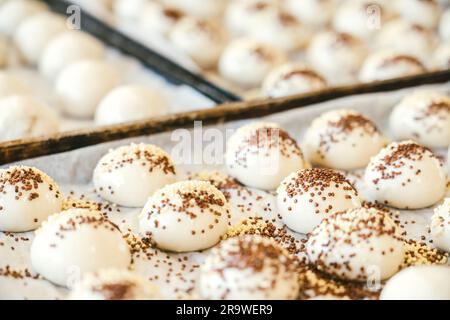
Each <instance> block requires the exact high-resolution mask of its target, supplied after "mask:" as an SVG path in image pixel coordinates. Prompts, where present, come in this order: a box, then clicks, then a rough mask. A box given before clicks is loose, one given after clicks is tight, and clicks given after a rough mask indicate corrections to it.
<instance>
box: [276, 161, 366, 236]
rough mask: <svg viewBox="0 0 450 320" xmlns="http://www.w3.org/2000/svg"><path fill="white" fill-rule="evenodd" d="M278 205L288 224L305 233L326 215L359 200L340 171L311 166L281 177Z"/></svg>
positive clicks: (355, 206) (353, 205)
mask: <svg viewBox="0 0 450 320" xmlns="http://www.w3.org/2000/svg"><path fill="white" fill-rule="evenodd" d="M277 205H278V210H279V211H280V214H281V217H282V219H283V222H284V223H285V224H286V225H287V226H288V228H290V229H292V230H294V231H295V232H299V233H303V234H307V233H309V232H311V231H312V230H313V229H314V228H315V227H316V226H317V225H319V224H320V223H321V222H322V220H323V219H324V218H326V217H328V216H329V215H331V214H333V213H336V212H340V211H345V210H347V209H352V208H357V207H359V206H360V205H361V203H360V201H359V198H358V192H357V191H356V190H355V188H354V187H353V186H352V184H351V183H350V182H349V181H348V180H347V179H346V178H345V177H344V176H343V175H342V174H340V173H339V172H337V171H334V170H331V169H319V168H314V169H304V170H300V171H298V172H295V173H292V174H291V175H289V176H288V177H287V178H286V179H284V180H283V182H282V183H281V185H280V187H279V188H278V190H277Z"/></svg>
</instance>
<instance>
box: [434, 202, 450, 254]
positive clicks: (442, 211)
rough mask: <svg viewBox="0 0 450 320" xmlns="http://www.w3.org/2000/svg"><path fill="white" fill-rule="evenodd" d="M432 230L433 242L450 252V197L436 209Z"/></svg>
mask: <svg viewBox="0 0 450 320" xmlns="http://www.w3.org/2000/svg"><path fill="white" fill-rule="evenodd" d="M430 232H431V236H432V238H433V243H434V245H435V246H436V247H438V248H439V249H441V250H444V251H447V252H450V198H447V199H445V201H444V203H443V204H441V205H440V206H439V207H437V208H436V209H434V215H433V216H432V217H431V225H430Z"/></svg>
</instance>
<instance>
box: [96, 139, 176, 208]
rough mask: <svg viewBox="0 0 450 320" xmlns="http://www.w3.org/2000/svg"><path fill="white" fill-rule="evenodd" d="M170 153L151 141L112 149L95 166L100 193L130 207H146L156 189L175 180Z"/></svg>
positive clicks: (107, 198)
mask: <svg viewBox="0 0 450 320" xmlns="http://www.w3.org/2000/svg"><path fill="white" fill-rule="evenodd" d="M175 175H176V173H175V167H174V165H173V161H172V159H171V158H170V156H169V155H168V154H167V153H166V152H165V151H164V150H162V149H161V148H159V147H157V146H154V145H151V144H131V145H127V146H122V147H119V148H117V149H113V150H110V151H109V152H108V153H107V154H106V155H104V156H103V157H102V158H101V159H100V161H99V162H98V164H97V166H96V168H95V170H94V177H93V181H94V185H95V188H96V191H97V192H98V193H99V194H100V196H101V197H102V198H104V199H106V200H108V201H111V202H113V203H116V204H118V205H122V206H127V207H142V206H143V205H144V204H145V203H146V202H147V200H148V197H150V196H151V195H152V194H153V193H154V192H155V191H156V190H158V189H161V188H162V187H164V186H165V185H167V184H170V183H173V182H175Z"/></svg>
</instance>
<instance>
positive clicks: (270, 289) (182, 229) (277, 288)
mask: <svg viewBox="0 0 450 320" xmlns="http://www.w3.org/2000/svg"><path fill="white" fill-rule="evenodd" d="M125 148H128V149H129V150H130V151H132V152H137V153H138V154H139V155H136V156H134V157H133V156H131V153H129V154H126V152H125V150H126V149H125ZM137 148H139V149H137ZM150 152H153V154H150ZM118 154H121V155H122V158H120V159H119V157H116V159H115V163H114V164H113V163H112V162H109V161H108V162H109V165H108V166H109V170H110V171H111V172H116V173H120V172H121V171H124V170H128V173H130V170H129V169H127V167H129V166H131V167H134V166H135V165H134V164H135V163H136V162H139V164H138V165H139V166H143V167H144V165H143V164H144V163H146V164H147V168H146V169H147V170H146V171H147V172H149V170H148V169H149V167H150V166H153V170H152V171H151V172H155V171H160V172H159V174H162V172H164V169H166V171H167V172H170V173H171V172H172V169H173V168H171V164H170V162H169V164H167V163H166V161H167V160H170V159H169V158H166V157H167V154H164V153H163V151H162V150H161V149H158V148H157V147H155V146H149V145H147V146H144V145H139V146H137V145H131V146H127V147H122V148H121V149H120V153H116V155H118ZM161 157H164V158H161ZM155 161H156V162H155ZM101 163H102V164H101V165H102V166H104V165H105V164H104V163H103V162H101ZM131 173H132V172H131ZM325 173H326V171H323V172H322V174H325ZM0 174H1V178H0V183H1V188H2V195H1V197H0V200H1V203H2V207H1V210H2V211H4V212H2V213H1V215H0V227H1V229H2V230H5V226H9V228H7V230H8V229H9V230H12V228H11V226H14V229H13V230H12V231H25V230H31V229H34V228H36V227H37V226H39V225H40V224H41V225H40V227H39V229H38V230H37V231H36V234H35V238H34V240H33V242H32V246H31V262H32V265H33V268H34V270H36V271H37V272H38V273H39V274H40V275H41V276H43V277H44V278H46V279H47V280H49V281H51V282H53V283H55V284H58V285H61V286H67V287H69V288H72V289H73V290H72V291H71V294H70V296H69V298H73V299H151V298H161V295H160V293H159V290H158V288H157V287H155V286H153V285H151V284H150V283H149V282H148V281H147V280H145V279H142V278H140V277H139V276H136V275H134V274H132V273H130V272H128V271H126V270H127V269H128V268H129V266H130V262H131V254H130V249H129V248H128V244H127V242H126V240H125V239H124V237H123V235H122V234H121V232H120V230H119V228H118V227H117V226H116V225H115V224H113V223H112V222H111V221H110V220H108V219H107V218H106V216H105V215H104V214H103V213H101V212H99V211H95V210H90V209H69V210H66V211H62V212H59V211H60V210H61V208H62V196H61V193H60V192H59V189H58V186H57V185H56V183H55V182H54V181H53V180H52V179H51V178H50V177H48V176H47V175H46V174H45V173H43V172H41V171H39V170H38V169H36V168H31V167H11V168H9V169H7V170H2V172H1V173H0ZM154 174H156V175H157V174H158V172H156V173H154ZM316 178H317V177H316ZM322 179H323V182H324V183H323V184H321V182H320V181H317V180H316V179H314V181H315V183H317V184H319V185H321V187H323V186H325V185H326V184H327V183H329V181H328V180H327V179H329V177H326V176H324V177H322ZM340 179H343V178H340ZM126 182H129V181H126ZM332 183H334V182H332ZM340 183H342V181H340ZM327 191H328V190H327ZM327 191H323V192H324V194H325V193H326V192H327ZM229 210H230V207H229V204H228V203H227V200H226V198H225V196H224V195H223V194H222V192H221V191H219V190H218V189H217V188H215V187H214V186H213V185H212V184H210V183H209V182H206V181H195V180H193V181H182V182H177V183H173V184H169V185H166V186H165V187H162V189H160V190H157V191H156V192H154V193H153V195H152V196H151V197H150V198H149V199H148V201H147V204H146V205H145V207H144V209H143V210H142V213H141V215H140V217H139V232H140V234H141V236H142V237H147V236H149V235H151V240H152V241H153V242H154V243H155V245H156V246H157V247H159V248H161V249H163V250H170V251H175V252H188V251H197V250H202V249H206V248H209V247H212V246H214V245H216V244H217V243H218V242H219V241H220V239H221V237H222V236H223V235H224V234H225V233H226V231H227V227H228V224H229V214H230V211H229ZM449 214H450V211H449V202H448V200H447V201H446V202H445V203H444V204H443V205H442V206H440V207H438V208H437V209H436V213H435V216H433V221H437V222H436V223H435V224H432V225H431V232H432V235H433V236H434V235H435V233H436V234H438V235H439V237H441V238H437V239H442V237H446V241H447V250H448V244H449V243H448V240H449V235H450V230H449V228H448V226H449V224H448V221H449ZM46 215H47V216H48V217H46ZM435 217H436V218H435ZM42 221H43V222H42ZM41 222H42V223H41ZM355 226H357V228H355ZM435 228H437V229H435ZM444 240H445V238H444ZM437 243H439V242H437ZM325 244H326V245H325ZM403 250H404V248H403V240H402V239H401V237H400V235H399V233H398V230H397V226H396V225H395V223H394V222H393V221H392V220H391V219H390V218H389V216H388V215H387V214H386V213H385V212H383V211H379V210H377V209H373V208H372V209H368V208H361V207H359V208H353V209H348V210H347V211H344V212H340V213H336V214H332V215H329V217H327V218H326V219H324V220H323V221H322V222H321V223H319V224H318V225H317V226H316V227H315V228H314V229H313V230H312V232H311V234H310V236H309V238H308V241H307V244H306V252H307V254H308V257H309V259H310V260H311V262H312V263H313V264H315V265H316V266H317V267H318V268H319V269H321V270H323V271H325V272H327V273H330V274H332V275H335V276H338V277H340V278H342V279H344V280H356V281H367V277H369V276H370V270H369V268H374V267H377V268H378V269H377V270H378V271H379V272H380V280H385V279H387V278H389V277H391V276H392V275H394V274H395V273H397V271H398V270H399V268H400V264H401V262H402V261H403ZM343 266H345V268H343ZM74 268H76V270H75V269H74ZM422 268H424V267H422ZM433 268H434V269H432V270H435V271H438V272H439V273H438V275H436V273H434V276H433V277H431V280H433V281H431V282H427V283H426V284H422V285H424V286H425V287H427V288H431V289H434V290H432V291H429V290H426V291H420V290H418V291H414V292H423V294H424V297H425V298H433V297H434V298H443V297H447V298H448V290H447V291H445V288H443V287H442V286H441V285H439V284H441V283H442V281H443V280H445V279H447V278H448V276H449V270H448V267H433ZM443 268H447V269H443ZM111 269H113V270H111ZM430 271H431V270H426V269H420V268H417V269H414V268H413V269H408V270H405V271H402V272H401V273H399V274H398V275H396V276H395V277H394V278H393V279H392V282H393V283H392V284H390V282H388V285H387V286H386V288H389V289H388V290H387V291H386V293H382V297H383V294H384V296H385V297H386V298H389V299H392V298H401V297H403V296H404V295H405V294H407V293H408V290H405V289H406V288H409V287H408V285H413V284H415V283H416V282H417V283H420V282H419V279H420V277H421V276H423V275H424V274H425V275H426V274H427V273H429V272H430ZM73 272H77V274H79V275H82V280H81V281H80V282H77V281H75V283H74V281H73V277H72V274H73ZM405 273H406V276H405V275H403V274H405ZM411 273H412V274H411ZM416 273H417V274H416ZM403 277H406V279H408V280H409V281H412V283H411V282H408V281H405V280H402V279H403ZM416 277H419V278H416ZM427 277H429V275H427ZM436 277H437V279H436ZM75 280H76V279H75ZM435 280H436V281H435ZM437 280H439V281H437ZM130 282H131V283H132V284H133V285H130ZM107 284H117V285H119V286H120V288H121V289H122V290H117V291H116V290H112V289H111V286H108V285H107ZM126 284H128V285H126ZM405 286H406V288H405ZM133 287H134V288H133ZM199 290H200V294H201V296H202V297H203V298H211V299H294V298H296V297H297V295H298V293H299V290H301V287H300V284H299V282H298V275H297V265H296V261H295V259H294V257H292V256H291V255H290V254H289V253H288V252H287V251H286V250H285V249H283V248H282V247H281V246H280V245H279V244H277V243H276V242H275V241H273V240H271V239H266V238H262V237H259V236H244V237H235V238H231V239H228V240H225V241H223V242H221V243H220V244H219V246H217V247H215V248H214V249H213V250H212V251H211V253H210V254H209V255H208V257H207V259H206V261H205V263H204V264H203V265H202V266H201V269H200V280H199ZM120 293H121V294H120ZM409 294H411V293H409ZM409 296H410V295H409ZM419 296H420V294H419Z"/></svg>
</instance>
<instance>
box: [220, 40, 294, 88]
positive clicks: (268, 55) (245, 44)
mask: <svg viewBox="0 0 450 320" xmlns="http://www.w3.org/2000/svg"><path fill="white" fill-rule="evenodd" d="M285 60H286V57H285V56H284V54H283V53H282V52H281V51H279V50H278V49H276V48H274V47H270V46H267V45H264V44H261V43H259V42H256V41H254V40H251V39H237V40H234V41H232V42H231V43H230V44H229V45H228V46H227V47H226V48H225V51H224V52H223V53H222V56H221V57H220V61H219V71H220V73H221V75H222V76H223V77H225V78H226V79H228V80H229V81H231V82H233V83H235V84H237V85H240V86H242V87H244V88H252V87H258V86H259V85H260V84H261V83H262V82H263V80H264V78H265V77H266V76H267V74H268V73H269V72H270V71H271V70H272V69H273V68H274V67H276V66H278V65H280V64H282V63H283V62H285Z"/></svg>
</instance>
